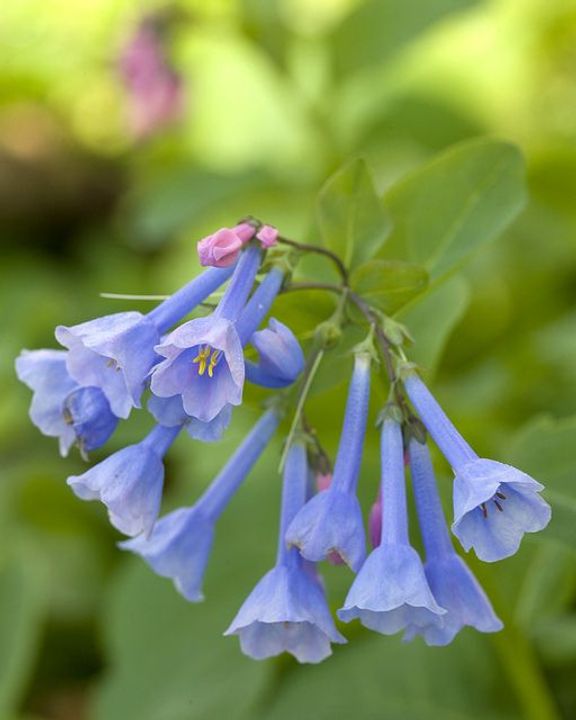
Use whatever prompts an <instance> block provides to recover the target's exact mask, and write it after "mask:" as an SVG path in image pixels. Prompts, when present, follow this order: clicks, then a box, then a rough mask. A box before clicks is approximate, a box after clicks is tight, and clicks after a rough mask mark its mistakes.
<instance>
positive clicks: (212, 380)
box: [150, 246, 260, 422]
mask: <svg viewBox="0 0 576 720" xmlns="http://www.w3.org/2000/svg"><path fill="white" fill-rule="evenodd" d="M259 264H260V250H259V249H258V248H257V247H255V246H253V247H249V248H248V249H247V250H246V251H245V252H244V253H243V254H242V256H241V258H240V260H239V261H238V266H237V268H236V270H235V272H234V276H233V278H232V281H231V283H230V285H229V286H228V288H227V290H226V293H225V294H224V297H223V298H222V300H221V301H220V303H219V305H218V307H217V308H216V310H215V311H214V313H212V315H210V316H208V317H204V318H196V319H194V320H190V321H189V322H187V323H184V324H183V325H181V326H180V327H179V328H176V330H174V331H173V332H171V333H170V334H169V335H168V336H167V337H165V338H164V340H163V341H162V343H161V344H159V345H157V346H156V351H157V352H158V354H160V355H162V356H163V357H164V358H165V360H163V361H162V362H161V363H160V364H159V365H157V366H156V367H155V368H154V370H153V372H152V376H151V384H150V387H151V389H152V392H153V393H154V394H155V395H158V396H159V397H164V398H167V397H172V396H174V395H180V396H181V397H182V403H183V406H184V411H185V412H186V414H187V415H190V416H191V417H194V418H197V419H198V420H200V421H202V422H210V421H211V420H213V419H214V418H215V417H216V416H217V415H218V414H219V413H220V411H221V410H222V409H223V408H224V407H225V406H226V405H240V403H241V402H242V390H243V386H244V353H243V350H242V341H241V339H240V336H239V334H238V332H237V330H236V327H235V321H236V320H237V319H238V317H239V315H240V313H241V311H242V310H243V308H244V305H245V303H246V299H247V297H248V294H249V293H250V290H251V288H252V285H253V283H254V278H255V276H256V273H257V271H258V267H259Z"/></svg>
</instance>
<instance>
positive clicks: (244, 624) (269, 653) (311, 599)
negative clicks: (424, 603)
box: [225, 443, 346, 663]
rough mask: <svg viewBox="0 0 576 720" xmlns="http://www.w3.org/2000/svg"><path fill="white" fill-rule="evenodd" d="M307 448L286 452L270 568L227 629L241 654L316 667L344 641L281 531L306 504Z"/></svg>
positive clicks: (296, 446) (317, 588)
mask: <svg viewBox="0 0 576 720" xmlns="http://www.w3.org/2000/svg"><path fill="white" fill-rule="evenodd" d="M308 474H309V473H308V466H307V462H306V450H305V448H304V446H303V445H302V444H300V443H295V444H294V445H293V446H292V447H291V448H290V451H289V453H288V457H287V461H286V466H285V472H284V485H283V493H282V511H281V522H280V537H279V542H278V554H277V558H276V565H275V567H274V568H273V569H272V570H270V571H269V572H268V573H267V574H266V575H265V576H264V577H263V578H262V579H261V580H260V582H259V583H258V584H257V585H256V587H255V588H254V590H253V591H252V592H251V593H250V595H249V596H248V598H247V599H246V601H245V602H244V604H243V605H242V607H241V608H240V610H239V612H238V614H237V615H236V617H235V618H234V620H233V621H232V623H231V625H230V627H229V628H228V629H227V630H226V633H225V634H226V635H238V636H239V638H240V646H241V648H242V652H244V653H245V654H246V655H249V656H250V657H252V658H254V659H255V660H263V659H265V658H269V657H274V656H276V655H279V654H280V653H283V652H288V653H290V654H291V655H293V656H294V657H295V658H296V659H297V660H298V661H299V662H302V663H318V662H320V661H321V660H324V659H325V658H326V657H328V655H330V654H331V652H332V651H331V643H332V642H334V643H344V642H346V639H345V638H344V637H342V635H340V633H339V632H338V631H337V630H336V627H335V625H334V621H333V620H332V616H331V615H330V610H329V608H328V605H327V603H326V598H325V596H324V591H323V589H322V585H321V583H320V581H319V579H318V577H317V576H316V574H315V572H314V571H313V570H311V568H310V567H308V566H307V563H306V562H305V561H304V560H303V559H302V558H301V557H300V555H299V553H298V551H297V550H296V549H295V548H292V549H287V548H286V545H285V543H284V533H285V530H286V527H287V525H288V523H289V522H290V521H291V519H292V518H293V517H294V515H295V514H296V512H298V510H299V508H300V507H301V506H302V505H303V504H304V502H305V500H306V493H307V485H308Z"/></svg>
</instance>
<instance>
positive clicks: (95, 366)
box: [55, 268, 232, 418]
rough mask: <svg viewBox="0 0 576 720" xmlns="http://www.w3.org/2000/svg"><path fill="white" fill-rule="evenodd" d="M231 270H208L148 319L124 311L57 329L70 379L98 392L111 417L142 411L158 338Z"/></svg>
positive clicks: (169, 299)
mask: <svg viewBox="0 0 576 720" xmlns="http://www.w3.org/2000/svg"><path fill="white" fill-rule="evenodd" d="M231 273H232V268H225V269H220V268H210V269H209V270H206V271H205V272H204V273H203V274H202V275H200V276H198V277H197V278H195V279H194V280H192V281H191V282H190V283H188V285H186V286H185V287H183V288H182V289H181V290H179V291H178V292H176V293H174V295H172V296H171V297H170V298H168V299H167V300H165V301H164V302H163V303H161V304H160V305H159V306H158V307H157V308H155V309H154V310H152V311H151V312H150V313H148V314H147V315H142V313H139V312H122V313H115V314H114V315H106V316H104V317H101V318H96V319H95V320H89V321H88V322H84V323H80V324H79V325H74V326H72V327H65V326H63V325H60V326H58V327H57V328H56V333H55V334H56V339H57V340H58V342H59V343H60V344H61V345H63V346H64V347H66V348H68V353H67V355H66V365H67V368H68V372H69V374H70V376H71V377H72V378H73V379H74V380H75V381H76V382H77V383H78V384H79V385H82V386H83V387H98V388H100V389H101V390H102V392H103V393H104V395H105V396H106V399H107V400H108V402H109V403H110V408H111V409H112V412H113V413H114V414H115V415H116V416H118V417H120V418H127V417H128V415H129V414H130V411H131V409H132V407H140V397H141V395H142V392H143V391H144V386H145V384H146V382H147V378H148V374H149V372H150V369H151V368H152V367H153V365H154V364H155V363H157V362H158V361H159V360H160V358H159V357H158V355H157V354H156V353H155V351H154V346H155V345H156V344H157V343H159V342H160V336H161V335H162V333H164V332H166V330H167V329H168V328H170V327H171V326H172V325H173V324H174V323H175V322H177V321H178V320H180V319H181V318H182V317H183V316H184V315H186V314H187V313H188V312H190V310H192V309H193V308H194V307H195V306H196V305H197V304H198V303H200V302H202V300H204V299H205V298H206V297H208V295H210V294H211V293H212V292H213V291H214V290H215V289H216V288H218V287H219V286H220V285H221V284H222V283H223V282H225V281H226V280H227V278H228V277H230V275H231Z"/></svg>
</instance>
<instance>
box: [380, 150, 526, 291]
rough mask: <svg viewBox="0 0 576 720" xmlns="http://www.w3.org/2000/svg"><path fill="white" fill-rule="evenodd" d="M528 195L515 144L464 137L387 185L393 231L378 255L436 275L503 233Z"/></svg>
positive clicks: (433, 278) (434, 276)
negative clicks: (457, 143)
mask: <svg viewBox="0 0 576 720" xmlns="http://www.w3.org/2000/svg"><path fill="white" fill-rule="evenodd" d="M525 199H526V194H525V187H524V163H523V160H522V156H521V154H520V153H519V152H518V150H517V149H516V148H515V147H514V146H512V145H508V144H507V143H503V142H497V141H495V140H484V139H481V140H472V141H469V142H465V143H461V144H459V145H456V146H455V147H453V148H451V149H450V150H448V151H446V152H445V153H443V154H442V155H440V156H439V157H437V158H435V159H434V160H432V161H431V162H430V163H428V164H426V165H424V167H422V168H420V169H418V170H416V171H415V172H413V173H411V174H410V175H409V176H408V177H406V178H405V179H404V180H401V181H400V182H399V183H398V184H396V185H394V186H393V187H392V188H391V189H390V190H389V191H388V193H387V194H386V196H385V198H384V204H385V206H386V208H387V210H388V212H389V213H390V216H391V219H392V224H393V231H392V234H391V236H390V238H388V241H387V243H386V245H385V246H384V247H383V248H382V251H381V253H380V254H379V256H380V257H386V258H391V259H402V260H407V261H409V262H413V263H417V264H420V265H424V266H425V267H426V268H427V270H428V271H429V273H430V276H431V279H432V281H434V280H435V279H437V278H439V277H441V276H443V275H445V274H446V273H448V272H450V271H451V270H453V269H454V268H455V267H457V266H458V265H459V264H460V263H462V261H463V260H465V258H466V257H467V256H468V255H469V254H470V253H472V252H474V251H475V250H477V249H478V248H479V247H480V246H481V245H482V244H483V243H486V242H488V241H490V240H493V239H494V238H495V237H496V236H498V235H499V234H500V233H502V232H503V231H504V230H505V229H506V227H507V226H508V225H509V224H510V223H511V222H512V220H513V219H514V218H515V217H516V216H517V214H518V213H519V212H520V210H521V209H522V207H523V206H524V203H525Z"/></svg>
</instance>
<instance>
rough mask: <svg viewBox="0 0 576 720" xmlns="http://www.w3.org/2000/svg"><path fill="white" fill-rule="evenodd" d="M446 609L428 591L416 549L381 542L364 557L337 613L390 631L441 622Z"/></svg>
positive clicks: (383, 631) (382, 631)
mask: <svg viewBox="0 0 576 720" xmlns="http://www.w3.org/2000/svg"><path fill="white" fill-rule="evenodd" d="M445 612H446V611H445V610H444V609H443V608H441V607H440V606H439V605H438V603H437V602H436V600H435V599H434V596H433V595H432V592H431V591H430V588H429V586H428V582H427V580H426V576H425V575H424V568H423V567H422V563H421V561H420V558H419V556H418V553H417V552H416V550H414V548H412V547H410V546H409V545H388V544H381V545H379V546H378V547H377V548H376V549H375V550H373V551H372V552H371V553H370V555H369V556H368V557H367V558H366V562H365V563H364V565H363V566H362V568H361V570H360V572H359V573H358V575H357V576H356V578H355V580H354V583H353V584H352V587H351V588H350V591H349V592H348V596H347V597H346V601H345V603H344V607H343V608H342V609H341V610H339V611H338V617H339V618H340V619H341V620H343V621H344V622H350V621H351V620H354V619H356V618H358V619H359V620H360V622H361V623H362V624H363V625H364V626H365V627H367V628H369V629H370V630H375V631H376V632H379V633H382V634H383V635H393V634H394V633H396V632H398V631H399V630H402V629H403V628H406V627H408V626H410V625H415V626H417V627H426V626H427V625H433V624H437V623H440V624H442V615H444V614H445Z"/></svg>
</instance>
